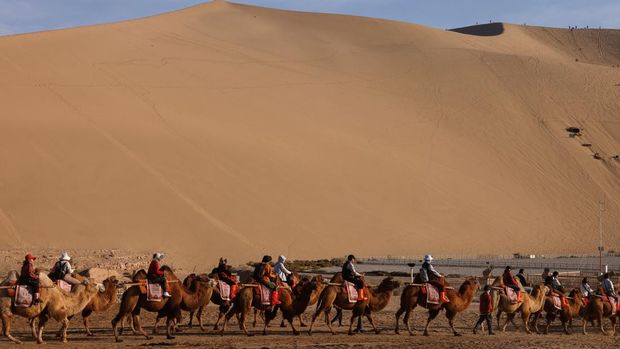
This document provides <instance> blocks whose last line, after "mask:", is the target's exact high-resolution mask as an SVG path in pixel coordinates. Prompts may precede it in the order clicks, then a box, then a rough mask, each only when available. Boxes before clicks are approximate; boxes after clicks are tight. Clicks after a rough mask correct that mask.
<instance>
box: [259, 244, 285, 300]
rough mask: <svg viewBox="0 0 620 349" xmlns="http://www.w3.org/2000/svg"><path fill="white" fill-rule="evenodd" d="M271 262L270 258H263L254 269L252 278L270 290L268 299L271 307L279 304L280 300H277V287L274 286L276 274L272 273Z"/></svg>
mask: <svg viewBox="0 0 620 349" xmlns="http://www.w3.org/2000/svg"><path fill="white" fill-rule="evenodd" d="M271 261H272V258H271V256H267V255H265V256H263V259H262V261H261V262H260V263H258V264H256V266H255V268H254V278H255V279H256V281H257V282H258V283H259V284H261V285H263V286H265V287H267V288H268V289H270V290H271V297H270V298H271V305H272V307H273V306H276V305H278V304H280V300H279V299H278V285H276V284H275V281H276V274H275V273H274V272H273V267H272V266H271Z"/></svg>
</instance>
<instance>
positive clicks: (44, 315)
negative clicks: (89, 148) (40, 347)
mask: <svg viewBox="0 0 620 349" xmlns="http://www.w3.org/2000/svg"><path fill="white" fill-rule="evenodd" d="M11 275H12V276H11V278H12V277H15V276H16V275H17V273H16V272H11ZM6 281H7V280H5V282H6ZM5 282H3V284H4V283H5ZM39 282H40V285H41V287H42V289H41V294H40V299H41V303H40V304H38V305H33V306H30V307H27V308H19V307H13V306H12V299H11V297H9V296H8V291H7V290H2V292H1V293H0V314H1V316H2V329H3V333H4V335H5V336H6V337H7V338H8V339H9V340H11V341H13V342H15V343H21V341H20V340H18V339H16V338H15V337H13V336H12V335H11V331H10V330H11V319H12V317H13V315H18V316H22V317H25V318H27V319H28V320H29V322H30V329H31V331H32V335H33V337H34V338H36V340H37V343H44V341H43V331H44V329H45V324H46V323H47V321H48V320H49V319H50V318H53V319H54V320H56V321H58V322H60V323H61V324H62V328H61V332H62V336H61V340H62V341H63V342H66V341H67V327H68V326H69V317H70V316H71V315H74V314H77V313H79V312H81V311H82V309H84V307H85V306H86V305H87V304H88V303H89V302H90V301H91V300H92V299H93V297H95V295H96V294H97V292H98V291H99V290H100V288H99V287H98V286H97V285H95V284H93V283H91V284H88V285H79V286H77V287H75V289H74V290H73V291H72V292H71V293H68V294H67V293H66V292H64V291H61V290H60V289H59V288H58V287H56V286H55V285H54V282H53V281H52V280H50V278H49V277H47V275H46V274H45V273H42V272H39ZM6 284H8V282H7V283H6ZM36 318H38V319H39V328H38V331H37V329H36V328H35V325H36V321H35V319H36Z"/></svg>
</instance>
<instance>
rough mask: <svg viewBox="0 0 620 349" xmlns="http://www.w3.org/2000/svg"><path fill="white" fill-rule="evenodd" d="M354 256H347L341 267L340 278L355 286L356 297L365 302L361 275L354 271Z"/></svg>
mask: <svg viewBox="0 0 620 349" xmlns="http://www.w3.org/2000/svg"><path fill="white" fill-rule="evenodd" d="M354 262H355V256H354V255H352V254H350V255H348V256H347V260H346V261H345V262H344V264H343V265H342V278H343V279H344V280H345V281H348V282H351V283H353V284H354V285H355V289H357V296H358V299H360V300H365V299H366V295H365V294H364V279H363V277H362V274H360V273H358V272H357V271H356V270H355V265H354V264H353V263H354Z"/></svg>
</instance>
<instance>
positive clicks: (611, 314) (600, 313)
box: [581, 288, 620, 335]
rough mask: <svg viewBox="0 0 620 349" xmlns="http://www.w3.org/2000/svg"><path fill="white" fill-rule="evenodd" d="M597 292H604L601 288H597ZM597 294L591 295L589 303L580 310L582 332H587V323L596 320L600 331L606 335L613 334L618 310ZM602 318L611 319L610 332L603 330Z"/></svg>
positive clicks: (619, 315)
mask: <svg viewBox="0 0 620 349" xmlns="http://www.w3.org/2000/svg"><path fill="white" fill-rule="evenodd" d="M598 294H599V295H600V294H604V293H603V289H602V288H599V289H598ZM599 295H597V296H594V297H592V298H591V300H590V303H589V304H588V305H587V306H586V307H585V309H584V311H583V312H582V323H581V327H582V332H583V334H587V332H586V325H587V323H588V322H593V321H595V320H596V324H597V325H598V327H599V328H600V330H601V333H603V334H607V335H615V334H616V322H618V320H619V319H620V312H616V311H615V309H612V307H611V303H609V301H606V300H603V297H601V296H599ZM603 318H609V320H610V321H611V327H612V328H611V332H607V331H605V325H604V324H603Z"/></svg>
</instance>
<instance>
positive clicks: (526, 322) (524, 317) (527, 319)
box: [521, 311, 532, 334]
mask: <svg viewBox="0 0 620 349" xmlns="http://www.w3.org/2000/svg"><path fill="white" fill-rule="evenodd" d="M521 319H522V320H523V326H525V333H527V334H532V331H530V326H529V322H530V313H529V312H527V311H521Z"/></svg>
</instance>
